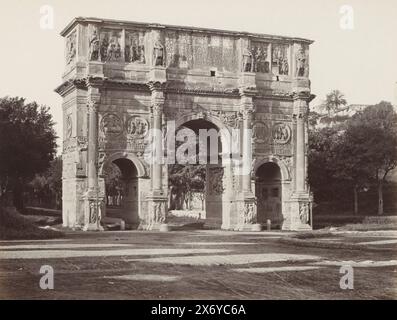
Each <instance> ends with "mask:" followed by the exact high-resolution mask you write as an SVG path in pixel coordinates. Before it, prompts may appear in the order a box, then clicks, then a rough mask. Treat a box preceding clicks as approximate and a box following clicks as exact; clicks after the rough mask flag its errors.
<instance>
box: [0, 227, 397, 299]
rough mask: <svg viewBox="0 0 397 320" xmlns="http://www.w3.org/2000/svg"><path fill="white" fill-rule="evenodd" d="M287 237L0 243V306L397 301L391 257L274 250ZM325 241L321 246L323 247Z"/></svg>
mask: <svg viewBox="0 0 397 320" xmlns="http://www.w3.org/2000/svg"><path fill="white" fill-rule="evenodd" d="M289 235H290V234H289V233H283V232H269V233H268V232H258V233H248V232H247V233H239V232H224V231H190V232H185V231H178V232H169V233H158V232H135V231H126V232H104V233H70V234H68V235H67V238H66V239H59V240H51V241H48V240H43V241H3V242H1V243H0V298H10V299H16V298H32V299H60V298H64V299H91V298H95V299H106V298H108V299H281V298H282V299H346V298H349V299H368V298H370V299H382V298H392V299H394V298H396V297H397V290H396V288H397V282H396V277H395V274H396V271H397V250H394V251H379V252H378V251H373V250H370V247H371V246H370V244H371V241H367V242H368V243H369V245H368V250H348V249H332V248H328V249H326V248H316V247H312V248H311V247H299V246H294V245H290V244H285V243H281V242H280V241H279V239H282V238H284V237H287V236H289ZM337 238H338V241H345V242H346V241H352V242H354V243H363V242H366V240H368V237H365V236H364V235H362V234H358V235H356V236H354V237H353V236H351V235H350V236H349V237H346V238H344V237H343V235H342V234H338V236H337ZM376 239H377V240H373V241H389V240H390V237H377V238H376ZM334 240H335V239H334V238H332V237H330V239H329V242H333V241H334ZM371 240H372V239H371ZM322 241H324V242H326V241H327V240H325V239H324V238H323V239H322ZM387 243H388V244H387V245H388V246H391V245H392V244H391V243H389V242H387ZM380 246H382V244H379V243H378V244H377V245H376V247H380ZM42 265H50V266H52V267H53V269H54V275H55V278H54V281H55V288H54V290H42V289H40V287H39V281H40V277H41V276H42V275H41V274H40V273H39V270H40V267H41V266H42ZM344 265H350V266H352V267H353V268H354V279H355V280H354V281H355V284H354V290H342V289H341V288H340V285H339V282H340V279H341V277H342V276H343V274H341V273H340V267H341V266H344ZM356 267H357V268H356Z"/></svg>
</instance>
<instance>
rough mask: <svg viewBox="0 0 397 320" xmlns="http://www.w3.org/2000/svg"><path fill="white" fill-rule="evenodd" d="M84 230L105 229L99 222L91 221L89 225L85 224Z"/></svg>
mask: <svg viewBox="0 0 397 320" xmlns="http://www.w3.org/2000/svg"><path fill="white" fill-rule="evenodd" d="M82 230H83V231H103V230H104V229H103V227H102V226H101V225H100V224H99V225H98V224H96V223H90V224H88V225H85V226H84V227H83V229H82Z"/></svg>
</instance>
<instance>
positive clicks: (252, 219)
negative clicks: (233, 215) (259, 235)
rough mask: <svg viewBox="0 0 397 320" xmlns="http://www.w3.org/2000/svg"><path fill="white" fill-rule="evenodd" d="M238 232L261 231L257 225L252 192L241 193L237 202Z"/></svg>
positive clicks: (254, 199) (254, 200)
mask: <svg viewBox="0 0 397 320" xmlns="http://www.w3.org/2000/svg"><path fill="white" fill-rule="evenodd" d="M237 203H238V205H237V213H238V224H237V228H236V229H237V230H238V231H261V230H262V228H261V225H260V224H259V223H257V211H256V209H257V208H256V198H255V196H254V195H253V193H252V192H243V193H241V194H240V196H239V199H238V200H237Z"/></svg>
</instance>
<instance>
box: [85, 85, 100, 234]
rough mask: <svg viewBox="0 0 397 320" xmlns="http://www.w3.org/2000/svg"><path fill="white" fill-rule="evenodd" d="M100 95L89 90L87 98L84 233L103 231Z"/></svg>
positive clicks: (93, 90)
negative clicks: (99, 184) (100, 187)
mask: <svg viewBox="0 0 397 320" xmlns="http://www.w3.org/2000/svg"><path fill="white" fill-rule="evenodd" d="M99 103H100V93H99V89H97V88H89V90H88V98H87V113H88V153H87V176H88V177H87V178H88V184H87V192H86V194H85V195H84V201H85V205H84V228H83V230H84V231H100V230H103V228H102V226H101V224H100V222H101V215H102V205H103V195H100V194H99V187H98V168H97V159H98V108H99Z"/></svg>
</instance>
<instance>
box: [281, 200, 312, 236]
mask: <svg viewBox="0 0 397 320" xmlns="http://www.w3.org/2000/svg"><path fill="white" fill-rule="evenodd" d="M312 203H313V199H312V198H311V196H310V194H308V193H295V194H293V195H292V197H291V200H290V201H289V205H290V214H289V218H288V219H287V220H286V221H285V223H284V224H283V230H291V231H305V230H312V229H313V228H312Z"/></svg>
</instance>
